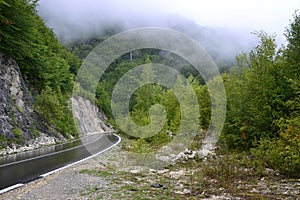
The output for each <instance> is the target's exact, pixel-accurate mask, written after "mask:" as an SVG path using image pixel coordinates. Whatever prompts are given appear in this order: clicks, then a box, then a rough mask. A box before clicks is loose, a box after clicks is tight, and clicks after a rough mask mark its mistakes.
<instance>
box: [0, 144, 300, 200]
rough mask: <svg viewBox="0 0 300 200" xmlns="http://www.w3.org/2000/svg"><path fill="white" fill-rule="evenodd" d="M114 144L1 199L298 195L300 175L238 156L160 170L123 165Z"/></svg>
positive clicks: (191, 161)
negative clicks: (285, 174) (289, 175)
mask: <svg viewBox="0 0 300 200" xmlns="http://www.w3.org/2000/svg"><path fill="white" fill-rule="evenodd" d="M126 159H127V158H126V154H124V151H123V150H122V149H121V148H120V147H115V148H113V149H112V150H110V151H108V152H105V153H104V154H102V155H100V156H98V157H96V158H92V159H90V160H87V161H85V162H82V163H80V164H78V165H75V166H72V167H70V168H67V169H65V170H62V171H59V172H57V173H55V174H52V175H49V176H47V177H45V178H43V179H38V180H35V181H33V182H31V183H28V184H26V185H25V186H23V187H21V188H18V189H15V190H13V191H10V192H8V193H5V194H3V195H2V196H0V199H11V200H15V199H28V200H29V199H48V200H49V199H299V198H298V196H300V179H289V178H284V177H282V176H280V175H278V174H277V173H276V172H274V171H272V170H270V169H266V170H262V171H261V172H265V173H260V175H259V174H258V173H256V172H255V171H253V170H256V171H258V169H251V168H250V167H249V166H246V165H245V160H240V162H242V164H237V163H240V162H236V161H235V160H239V159H240V158H238V157H226V156H212V157H208V158H205V159H201V160H200V159H197V158H196V157H194V158H188V157H185V158H181V159H179V161H178V162H177V163H176V164H174V165H170V166H167V167H164V168H162V169H151V168H146V167H130V166H125V165H124V160H126Z"/></svg>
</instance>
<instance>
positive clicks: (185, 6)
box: [38, 0, 300, 60]
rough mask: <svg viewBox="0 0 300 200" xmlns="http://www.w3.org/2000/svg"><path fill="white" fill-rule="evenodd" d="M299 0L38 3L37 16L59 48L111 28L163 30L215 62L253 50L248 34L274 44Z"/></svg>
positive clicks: (254, 41)
mask: <svg viewBox="0 0 300 200" xmlns="http://www.w3.org/2000/svg"><path fill="white" fill-rule="evenodd" d="M299 7H300V2H299V0H289V1H288V3H287V1H286V0H264V1H261V0H249V1H248V0H246V1H233V0H228V1H217V0H209V1H202V0H185V1H183V0H163V1H161V0H151V1H146V0H126V1H125V0H40V2H39V7H38V12H39V15H40V16H41V17H42V18H43V19H44V20H45V22H46V25H47V26H49V27H50V28H52V29H53V30H54V32H55V33H56V35H57V36H58V38H59V39H60V40H61V41H62V42H63V43H68V42H71V41H74V40H78V39H86V38H89V37H91V36H93V35H98V34H100V33H101V32H102V31H104V30H106V29H108V28H112V27H115V28H117V29H119V30H126V29H130V28H136V27H146V26H155V27H167V28H172V29H176V30H178V31H180V32H183V33H185V34H188V35H189V36H191V37H193V38H194V39H196V40H198V41H199V42H200V43H201V44H202V45H203V46H204V47H205V48H207V49H208V51H209V52H210V53H213V54H214V57H215V58H217V59H218V60H228V59H232V57H233V56H234V55H236V54H237V53H240V52H242V51H249V50H250V49H252V48H253V47H254V46H256V45H257V38H256V36H254V35H253V34H251V32H253V31H258V30H264V31H266V32H267V33H268V34H276V40H277V43H279V45H281V44H283V43H284V42H285V40H284V37H283V31H284V29H285V27H286V26H288V24H289V20H290V19H292V15H293V13H294V10H296V9H297V8H299Z"/></svg>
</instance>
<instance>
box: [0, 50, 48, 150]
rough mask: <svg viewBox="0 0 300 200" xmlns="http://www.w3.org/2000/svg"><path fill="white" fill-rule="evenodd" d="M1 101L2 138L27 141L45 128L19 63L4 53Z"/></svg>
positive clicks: (1, 58)
mask: <svg viewBox="0 0 300 200" xmlns="http://www.w3.org/2000/svg"><path fill="white" fill-rule="evenodd" d="M0 102H1V103H0V136H1V137H2V138H4V137H5V138H7V139H14V138H18V139H20V141H25V142H26V141H29V140H31V139H32V136H33V135H37V134H38V132H39V131H43V130H44V128H43V125H42V124H41V119H40V118H39V116H38V115H37V113H35V112H34V111H33V102H34V100H33V98H32V97H31V95H30V94H29V92H28V90H27V88H26V87H25V84H24V81H23V79H22V76H21V72H20V69H19V66H18V64H17V63H16V61H14V60H13V59H11V58H9V57H8V56H7V55H5V54H3V53H0ZM2 142H3V141H2ZM0 145H2V146H5V144H0Z"/></svg>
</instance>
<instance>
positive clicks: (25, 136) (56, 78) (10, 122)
mask: <svg viewBox="0 0 300 200" xmlns="http://www.w3.org/2000/svg"><path fill="white" fill-rule="evenodd" d="M36 4H37V2H36V1H23V0H17V1H10V0H5V1H1V2H0V18H1V21H0V26H1V29H0V52H1V79H0V81H1V85H2V86H1V102H2V103H1V110H0V112H1V124H0V126H1V128H0V129H1V132H0V138H1V147H6V146H7V145H10V144H12V143H17V144H25V143H26V141H28V140H30V139H34V138H35V137H37V136H39V135H40V134H39V132H42V133H45V134H47V135H51V136H56V137H60V135H63V136H64V137H65V138H71V137H77V136H78V132H77V130H76V128H75V125H74V121H73V117H72V114H71V110H70V108H69V104H70V100H69V99H70V95H71V91H72V82H73V77H74V73H72V72H74V71H75V70H76V68H77V67H78V66H79V61H78V59H77V58H76V57H75V56H73V55H72V54H71V53H70V52H69V51H68V50H66V48H65V47H63V46H62V45H61V44H60V43H59V42H58V40H57V39H56V37H55V35H54V33H53V32H52V31H51V30H50V29H49V28H47V27H46V26H45V24H44V22H43V20H42V19H41V18H40V17H39V16H38V15H37V11H36ZM14 13H18V14H17V15H16V14H14Z"/></svg>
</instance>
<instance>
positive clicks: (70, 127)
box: [35, 87, 78, 137]
mask: <svg viewBox="0 0 300 200" xmlns="http://www.w3.org/2000/svg"><path fill="white" fill-rule="evenodd" d="M35 109H36V110H37V111H38V112H39V113H40V114H41V115H42V116H43V117H44V118H45V120H46V121H48V122H50V123H51V124H55V125H56V127H57V128H58V129H59V131H61V132H62V133H63V134H64V135H65V136H67V137H69V136H70V135H72V136H78V135H77V134H78V133H77V131H76V128H75V125H74V120H73V116H72V112H71V110H70V108H69V107H68V104H67V103H66V101H65V98H64V97H63V95H62V94H61V92H60V91H53V90H52V89H51V88H50V87H47V88H46V89H45V90H43V91H42V93H41V94H40V95H38V96H37V98H36V104H35Z"/></svg>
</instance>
